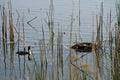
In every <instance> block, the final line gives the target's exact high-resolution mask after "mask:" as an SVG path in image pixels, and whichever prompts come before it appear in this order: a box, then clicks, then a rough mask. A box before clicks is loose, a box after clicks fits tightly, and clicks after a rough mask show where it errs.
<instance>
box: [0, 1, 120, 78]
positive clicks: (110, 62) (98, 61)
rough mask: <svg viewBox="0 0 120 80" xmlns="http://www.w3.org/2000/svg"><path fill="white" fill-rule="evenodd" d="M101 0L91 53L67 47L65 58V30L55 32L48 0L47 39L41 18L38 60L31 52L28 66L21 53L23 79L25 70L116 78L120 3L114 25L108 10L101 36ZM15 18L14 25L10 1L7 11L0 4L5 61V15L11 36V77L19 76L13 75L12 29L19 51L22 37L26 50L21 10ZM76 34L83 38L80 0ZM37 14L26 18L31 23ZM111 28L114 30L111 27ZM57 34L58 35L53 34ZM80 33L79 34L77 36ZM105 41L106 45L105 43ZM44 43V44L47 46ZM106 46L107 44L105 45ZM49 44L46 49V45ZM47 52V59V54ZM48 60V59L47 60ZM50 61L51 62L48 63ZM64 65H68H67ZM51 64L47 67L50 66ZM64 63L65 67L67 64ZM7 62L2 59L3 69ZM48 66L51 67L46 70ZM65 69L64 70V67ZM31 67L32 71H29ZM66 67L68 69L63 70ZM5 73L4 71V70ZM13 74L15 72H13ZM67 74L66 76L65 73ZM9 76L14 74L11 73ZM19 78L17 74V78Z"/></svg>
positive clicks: (119, 53) (41, 74) (119, 71)
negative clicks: (105, 37)
mask: <svg viewBox="0 0 120 80" xmlns="http://www.w3.org/2000/svg"><path fill="white" fill-rule="evenodd" d="M74 5H75V4H74V0H72V6H73V9H72V13H71V20H70V21H71V22H70V26H69V28H70V31H69V33H70V34H69V41H70V42H69V46H72V42H73V41H72V40H73V39H72V38H73V34H72V33H73V28H74ZM103 9H104V6H103V2H102V3H101V9H100V14H99V15H96V19H95V20H96V23H94V15H93V17H92V18H93V20H92V22H93V23H92V28H93V29H92V31H91V32H92V40H91V41H92V42H91V44H92V52H91V53H86V52H84V53H81V54H82V55H81V54H79V53H78V52H75V51H73V50H72V49H71V48H69V49H68V50H69V51H68V52H69V53H68V56H67V58H64V41H63V40H64V36H63V35H64V33H63V31H62V28H60V26H58V33H55V30H54V27H55V25H54V24H55V23H54V1H53V0H50V6H49V11H48V13H47V19H48V20H45V22H46V23H47V26H48V30H49V41H48V43H47V41H46V37H45V28H44V25H43V23H42V21H41V26H42V29H41V32H42V37H41V39H39V41H38V42H39V44H38V45H39V53H40V54H39V55H40V58H39V61H38V62H37V60H36V58H35V55H34V54H33V60H32V61H30V62H31V63H33V65H34V67H32V68H31V66H29V65H28V64H27V61H26V59H25V56H24V66H23V67H24V69H23V75H24V76H23V77H22V79H24V80H25V78H24V77H26V76H25V75H26V72H27V70H28V74H29V75H30V76H27V78H29V79H30V80H32V79H33V80H103V79H104V80H109V79H112V80H119V79H120V77H119V75H120V69H119V68H120V50H119V49H120V46H119V45H120V36H119V35H120V28H119V27H120V3H119V2H117V1H116V12H117V22H116V23H117V25H116V26H113V27H112V26H111V23H112V20H111V10H110V13H109V16H108V19H107V21H106V23H105V24H106V29H108V38H107V40H104V30H103V29H104V18H103V17H104V16H103V13H104V12H103V11H104V10H103ZM16 12H17V15H18V19H17V23H16V27H17V28H18V30H17V28H16V27H14V26H15V25H14V21H13V16H12V4H11V1H10V2H9V4H8V13H9V14H8V15H7V14H6V9H5V7H3V8H2V12H1V16H2V39H3V41H2V43H3V50H4V52H3V53H4V61H5V62H6V53H7V41H8V40H7V36H8V35H7V32H8V31H7V25H8V24H7V19H6V18H7V17H8V18H9V29H10V30H9V37H10V66H11V74H10V79H11V80H12V79H15V80H17V78H18V77H19V76H17V75H16V73H15V71H14V68H15V67H14V61H15V60H14V53H15V52H14V48H15V46H14V43H15V40H14V38H15V37H14V35H15V32H14V31H16V33H17V34H18V37H17V38H18V40H17V41H18V44H17V45H18V51H19V46H20V41H22V43H23V46H24V51H26V45H27V44H26V35H25V28H26V27H25V21H24V14H23V18H22V24H20V14H19V12H18V11H16ZM78 15H79V18H78V29H79V30H78V33H79V34H78V35H77V34H76V43H78V42H81V43H82V42H83V40H82V37H81V33H80V28H81V25H80V0H79V11H78ZM36 18H37V17H35V18H33V19H31V20H30V21H28V22H27V24H30V22H31V21H33V20H34V19H36ZM94 25H96V26H94ZM20 26H22V33H23V35H22V39H21V38H20V35H21V34H20V30H21V27H20ZM94 27H96V28H97V29H96V40H95V41H94V30H95V29H94ZM113 29H114V31H113ZM56 36H57V38H56ZM77 36H79V38H78V37H77ZM107 44H108V45H107ZM46 45H47V46H46ZM106 46H107V47H106ZM48 47H49V49H48ZM48 55H50V56H51V57H50V59H49V57H48ZM87 56H90V58H91V62H90V61H89V59H88V57H87ZM18 58H19V70H20V78H21V76H22V72H21V64H20V63H21V62H20V56H18ZM48 60H50V61H48ZM49 62H50V63H51V64H50V63H49ZM66 65H67V66H66ZM49 66H50V68H49ZM66 67H67V68H66ZM6 68H7V67H6V63H5V72H6ZM49 69H50V70H49ZM65 69H67V70H65ZM31 70H33V71H31ZM65 71H68V72H65ZM5 75H6V73H5ZM14 75H15V76H14ZM66 75H67V76H66ZM11 76H14V78H13V77H11ZM18 80H19V78H18Z"/></svg>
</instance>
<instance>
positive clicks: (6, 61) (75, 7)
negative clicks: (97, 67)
mask: <svg viewBox="0 0 120 80" xmlns="http://www.w3.org/2000/svg"><path fill="white" fill-rule="evenodd" d="M11 1H12V12H13V19H14V25H15V28H16V29H17V31H18V27H19V26H16V24H17V20H18V15H17V12H16V10H17V11H18V13H19V14H20V19H19V22H20V26H22V19H24V26H25V40H26V45H27V46H29V45H30V46H32V53H33V54H34V57H35V60H36V62H37V63H38V64H40V49H39V41H40V40H41V39H43V36H42V27H43V29H44V34H45V42H46V46H47V44H48V45H49V44H50V41H49V39H50V34H49V29H48V25H47V23H46V22H45V21H47V20H48V17H47V13H48V12H49V6H50V0H11ZM102 1H103V7H104V11H103V13H104V23H105V22H106V21H107V16H109V13H110V10H111V15H112V26H114V24H115V21H116V19H115V18H116V11H115V2H114V0H80V20H81V23H80V34H81V37H82V40H83V41H84V42H91V41H92V29H93V27H92V25H93V24H92V23H93V18H94V34H95V35H96V15H99V14H100V6H101V2H102ZM3 4H4V5H5V7H6V8H7V5H8V1H7V0H5V1H2V0H1V3H0V5H1V6H2V5H3ZM0 10H1V9H0ZM72 13H73V16H74V22H73V29H72V44H74V43H75V41H76V37H77V40H78V41H80V38H79V32H78V31H79V22H78V20H79V19H78V16H79V0H74V3H73V2H72V0H54V33H55V38H54V42H55V46H54V48H55V50H54V53H55V54H56V53H57V37H58V29H59V31H61V32H62V33H65V34H63V46H64V47H63V48H64V49H63V54H64V60H66V58H67V57H68V55H69V47H70V44H69V43H70V26H71V16H72ZM35 17H36V19H34V20H33V21H32V22H31V23H30V24H31V26H30V25H28V24H27V22H28V21H30V20H31V19H33V18H35ZM1 23H2V22H1V18H0V26H1V27H2V25H1ZM105 25H106V24H105ZM105 25H104V26H105ZM7 27H8V26H7ZM0 30H1V31H0V32H2V29H1V28H0ZM20 30H21V31H20V32H21V34H20V36H21V39H22V36H23V35H22V27H21V28H20ZM8 31H9V27H8ZM106 31H107V30H106V28H105V27H104V34H105V35H104V39H107V38H108V37H107V34H106V33H107V32H106ZM0 35H1V37H0V39H1V40H0V41H1V43H0V48H1V49H0V52H1V54H0V79H1V80H4V79H5V80H8V79H10V78H11V80H14V79H15V76H17V80H23V79H24V77H25V76H28V78H29V76H30V75H28V74H27V72H29V70H28V71H26V75H23V73H24V56H21V57H20V59H21V61H20V66H19V59H18V55H17V54H16V52H17V51H18V49H17V48H18V46H17V40H18V35H17V32H16V31H15V42H16V44H15V47H14V62H13V64H14V69H13V70H11V69H12V68H11V59H10V48H9V47H10V45H9V44H8V50H7V51H8V52H7V55H6V58H4V55H3V54H4V52H3V48H2V33H0ZM8 35H9V32H8ZM76 35H77V36H76ZM8 43H9V36H8ZM20 50H23V43H20ZM47 51H48V52H50V51H49V49H48V50H47ZM73 53H75V52H73ZM80 55H81V53H80ZM55 56H56V55H55ZM91 57H92V56H91V55H90V54H88V56H86V58H88V59H89V60H88V63H90V61H92V60H91ZM47 59H48V73H49V72H51V53H47ZM26 62H27V66H28V67H29V68H34V61H28V60H27V56H26ZM64 62H65V61H64ZM65 65H66V66H65V67H64V68H65V71H66V72H68V71H67V68H68V64H67V63H66V64H65ZM27 69H28V68H27ZM32 70H34V69H32ZM31 72H32V71H31ZM31 75H32V74H31ZM68 75H69V74H66V75H65V77H68ZM49 76H50V75H49ZM48 78H49V77H48ZM26 80H29V79H26Z"/></svg>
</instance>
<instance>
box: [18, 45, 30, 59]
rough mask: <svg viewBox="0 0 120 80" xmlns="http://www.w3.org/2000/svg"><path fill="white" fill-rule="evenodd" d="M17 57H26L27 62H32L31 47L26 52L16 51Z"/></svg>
mask: <svg viewBox="0 0 120 80" xmlns="http://www.w3.org/2000/svg"><path fill="white" fill-rule="evenodd" d="M16 54H18V55H28V60H32V52H31V46H28V52H27V51H18V52H16Z"/></svg>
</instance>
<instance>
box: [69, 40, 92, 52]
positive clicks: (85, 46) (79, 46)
mask: <svg viewBox="0 0 120 80" xmlns="http://www.w3.org/2000/svg"><path fill="white" fill-rule="evenodd" d="M71 48H72V49H75V50H76V51H78V52H92V43H87V42H86V43H76V44H75V45H73V46H71Z"/></svg>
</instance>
